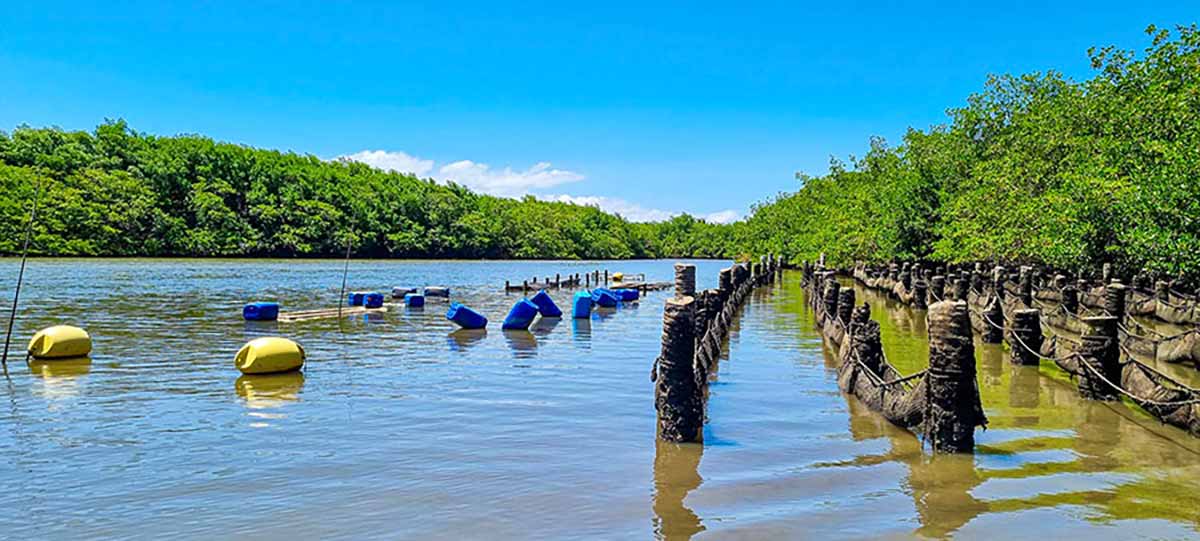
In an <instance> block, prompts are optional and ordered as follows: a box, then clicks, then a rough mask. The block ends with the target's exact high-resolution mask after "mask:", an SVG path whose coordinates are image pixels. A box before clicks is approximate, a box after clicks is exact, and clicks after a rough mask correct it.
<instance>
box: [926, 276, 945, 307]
mask: <svg viewBox="0 0 1200 541" xmlns="http://www.w3.org/2000/svg"><path fill="white" fill-rule="evenodd" d="M929 300H931V301H933V302H930V303H929V304H930V305H933V303H935V302H939V301H944V300H946V277H945V276H942V275H940V274H938V275H935V276H934V277H933V278H931V279H930V280H929Z"/></svg>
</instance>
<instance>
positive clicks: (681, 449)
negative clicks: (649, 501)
mask: <svg viewBox="0 0 1200 541" xmlns="http://www.w3.org/2000/svg"><path fill="white" fill-rule="evenodd" d="M703 455H704V444H701V443H671V442H665V441H660V440H657V439H656V440H655V448H654V496H653V497H654V501H653V508H654V536H655V538H656V539H665V540H668V541H670V540H679V539H691V537H692V536H693V535H695V534H697V533H700V532H702V531H704V529H705V528H704V524H703V523H702V522H701V520H700V517H699V516H697V515H696V513H695V512H693V511H692V510H691V509H689V508H688V507H687V505H685V504H684V500H685V499H686V498H687V495H688V493H689V492H691V491H692V490H695V489H696V488H698V487H699V486H700V484H701V483H702V482H703V481H704V479H703V478H701V477H700V472H699V467H700V458H701V457H702V456H703Z"/></svg>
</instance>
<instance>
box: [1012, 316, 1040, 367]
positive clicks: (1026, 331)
mask: <svg viewBox="0 0 1200 541" xmlns="http://www.w3.org/2000/svg"><path fill="white" fill-rule="evenodd" d="M1041 314H1042V313H1041V312H1040V311H1038V310H1035V309H1032V308H1025V309H1021V310H1015V311H1013V315H1012V328H1011V329H1009V340H1008V344H1009V350H1010V351H1011V354H1012V355H1011V357H1010V358H1009V360H1011V361H1012V363H1013V364H1028V365H1036V364H1038V361H1039V360H1040V357H1039V356H1038V352H1040V351H1041V350H1042V341H1043V337H1042V323H1041Z"/></svg>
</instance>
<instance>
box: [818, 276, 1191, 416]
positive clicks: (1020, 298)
mask: <svg viewBox="0 0 1200 541" xmlns="http://www.w3.org/2000/svg"><path fill="white" fill-rule="evenodd" d="M810 268H811V266H809V265H805V270H806V275H809V274H810V273H814V274H815V273H817V272H819V271H817V270H811V271H810V270H809V269H810ZM852 274H853V276H854V278H855V279H856V280H858V281H860V282H861V283H863V284H864V285H865V286H866V287H869V288H872V289H877V290H882V291H884V292H886V293H887V294H889V295H890V296H891V297H893V298H895V299H897V300H899V301H901V302H903V303H905V304H909V305H911V306H912V307H914V308H917V309H921V308H925V307H926V306H930V305H931V303H932V304H933V305H936V304H937V303H938V302H947V301H949V302H958V303H962V304H964V305H965V306H966V308H967V312H966V313H967V314H968V315H969V317H970V326H971V328H973V329H974V331H975V332H977V333H978V334H979V337H980V339H981V341H983V342H985V343H997V344H998V343H1001V342H1004V343H1007V345H1008V348H1009V351H1010V359H1011V361H1012V362H1013V363H1015V364H1025V365H1037V364H1039V363H1040V361H1042V360H1047V361H1052V362H1054V363H1055V364H1056V365H1058V366H1059V367H1060V368H1062V369H1063V370H1064V371H1066V372H1067V373H1068V374H1070V375H1071V376H1072V377H1073V378H1075V379H1076V380H1077V383H1078V388H1079V393H1080V395H1081V396H1083V397H1085V398H1088V399H1092V400H1118V399H1120V398H1121V397H1126V398H1129V399H1130V400H1131V401H1133V402H1134V403H1136V404H1138V405H1139V406H1141V407H1142V408H1143V409H1145V410H1146V411H1147V412H1149V413H1150V414H1152V415H1154V416H1155V417H1157V418H1159V419H1160V420H1162V421H1163V422H1165V423H1168V424H1171V425H1174V426H1177V427H1180V428H1182V429H1184V430H1187V431H1188V432H1189V433H1191V434H1193V435H1196V436H1200V391H1197V390H1196V389H1193V388H1191V387H1188V386H1187V385H1185V384H1183V383H1180V382H1178V381H1175V380H1174V379H1171V378H1170V377H1169V376H1167V375H1166V374H1163V373H1162V372H1160V371H1158V370H1157V369H1155V368H1153V367H1152V366H1149V365H1148V364H1146V363H1144V362H1142V361H1140V360H1138V359H1137V358H1136V356H1135V355H1133V353H1134V350H1136V349H1139V348H1140V349H1141V350H1142V351H1143V352H1146V351H1149V352H1150V353H1151V356H1152V357H1156V358H1157V359H1158V360H1163V359H1167V360H1170V359H1181V358H1186V357H1191V358H1195V357H1196V355H1195V354H1194V353H1192V351H1193V350H1194V349H1195V344H1196V343H1197V340H1196V337H1197V333H1196V332H1195V331H1187V332H1185V333H1181V334H1180V335H1177V336H1174V337H1166V338H1165V339H1155V338H1148V337H1147V336H1143V335H1140V334H1138V331H1136V330H1134V329H1133V328H1137V327H1138V326H1139V324H1138V323H1137V322H1136V321H1135V320H1134V319H1133V318H1131V317H1130V314H1129V311H1128V306H1129V298H1130V295H1129V289H1130V288H1128V287H1126V286H1125V285H1124V284H1122V283H1121V282H1120V281H1119V280H1117V279H1115V278H1111V277H1108V278H1109V281H1108V282H1106V283H1105V284H1104V285H1103V288H1102V289H1101V291H1099V292H1098V293H1097V292H1096V291H1095V288H1091V287H1088V286H1087V284H1086V283H1076V284H1070V283H1067V282H1066V279H1065V277H1063V276H1062V275H1058V276H1056V277H1054V279H1053V280H1052V281H1046V282H1043V284H1042V287H1035V282H1036V281H1037V280H1036V279H1035V276H1036V272H1035V270H1034V269H1033V268H1032V267H1021V268H1020V269H1018V270H1017V271H1016V272H1010V271H1009V269H1007V268H1005V267H1004V266H999V265H997V266H994V267H992V268H991V269H990V272H987V271H985V268H984V265H982V264H976V265H972V266H967V267H965V268H961V267H960V268H959V269H957V272H955V269H945V268H938V269H930V268H922V267H921V266H920V265H918V264H899V265H897V264H893V265H890V266H888V267H887V268H871V267H867V266H865V265H858V266H856V267H855V268H854V270H853V273H852ZM1081 290H1082V291H1086V292H1087V295H1089V296H1090V295H1094V296H1096V297H1098V301H1099V304H1100V306H1099V307H1098V311H1097V312H1096V313H1093V314H1088V313H1086V312H1084V307H1083V306H1081V305H1082V304H1083V302H1082V301H1081V297H1082V295H1081V294H1080V291H1081ZM1050 302H1054V303H1056V304H1049V303H1050ZM930 310H931V311H930V315H929V318H930V325H931V329H930V334H931V337H932V335H933V327H932V326H933V324H934V319H935V318H934V317H933V309H932V306H930ZM1131 327H1133V328H1131ZM1055 328H1058V329H1060V330H1063V331H1069V332H1077V333H1079V335H1080V336H1079V338H1078V339H1077V340H1076V339H1074V338H1071V337H1069V336H1067V334H1066V333H1061V332H1054V329H1055ZM1146 332H1152V331H1146ZM1148 343H1150V344H1152V345H1153V347H1152V349H1147V347H1146V346H1147V344H1148ZM1156 353H1158V355H1155V354H1156Z"/></svg>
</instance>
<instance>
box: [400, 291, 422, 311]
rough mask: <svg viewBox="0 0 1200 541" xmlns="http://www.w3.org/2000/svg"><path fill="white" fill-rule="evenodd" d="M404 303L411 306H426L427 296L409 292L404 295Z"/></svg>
mask: <svg viewBox="0 0 1200 541" xmlns="http://www.w3.org/2000/svg"><path fill="white" fill-rule="evenodd" d="M404 305H405V306H407V307H409V308H420V307H422V306H425V296H424V295H418V294H416V293H409V294H407V295H405V296H404Z"/></svg>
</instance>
